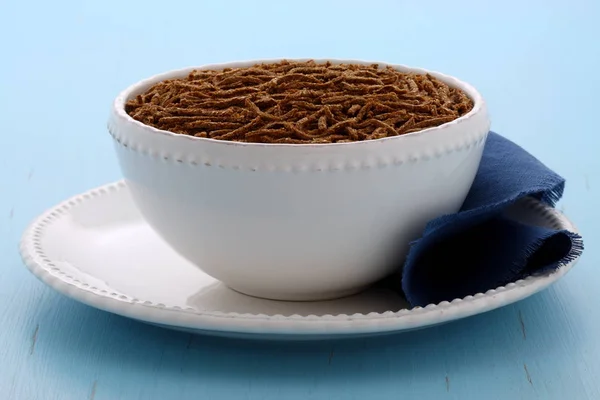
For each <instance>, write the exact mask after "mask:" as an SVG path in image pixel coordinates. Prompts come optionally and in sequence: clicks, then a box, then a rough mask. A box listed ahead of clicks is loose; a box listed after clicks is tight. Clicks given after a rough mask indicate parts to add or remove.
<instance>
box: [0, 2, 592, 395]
mask: <svg viewBox="0 0 600 400" xmlns="http://www.w3.org/2000/svg"><path fill="white" fill-rule="evenodd" d="M372 4H373V5H372V6H371V7H367V6H365V3H364V1H363V2H354V1H329V2H320V1H308V0H303V1H301V2H275V1H272V2H262V3H261V2H234V1H227V2H217V1H212V2H203V3H201V2H196V1H189V2H181V1H169V2H163V1H148V0H146V1H144V2H142V1H128V2H118V1H116V0H110V1H108V0H105V1H80V2H69V1H62V2H41V1H21V2H10V3H8V2H2V5H1V6H0V9H1V10H2V11H1V12H0V41H1V46H0V48H1V49H2V55H3V57H2V61H1V62H0V84H1V85H0V126H1V127H2V138H3V140H2V142H3V145H2V151H3V154H2V156H1V157H0V166H1V168H0V194H1V195H0V221H1V222H0V343H2V346H0V359H1V360H2V362H1V363H0V398H1V399H11V400H12V399H16V400H35V399H43V400H52V399H94V400H101V399H102V400H104V399H107V400H114V399H166V398H174V399H191V398H235V399H287V398H297V399H321V398H323V399H363V398H366V396H373V397H375V398H390V399H392V398H393V399H412V398H423V399H480V398H486V399H574V400H579V399H599V398H600V378H599V377H600V341H599V340H598V339H597V338H598V336H596V335H598V334H599V333H600V308H598V305H599V304H600V290H598V283H599V282H600V269H598V268H597V267H598V265H597V264H598V262H600V253H599V249H600V247H598V246H597V241H598V239H599V238H600V233H599V232H598V230H597V225H598V223H599V222H600V220H599V217H600V214H599V213H598V211H597V210H596V209H595V207H594V205H595V204H599V203H600V158H597V157H595V155H596V154H597V150H598V146H599V145H600V140H599V139H598V138H599V135H598V132H597V131H596V130H597V129H595V125H596V118H597V116H598V103H597V96H598V93H600V79H599V78H598V75H597V71H598V70H599V69H600V47H599V45H598V39H599V38H600V28H599V26H600V24H599V23H598V21H597V19H598V16H600V3H598V2H595V1H594V0H590V1H587V2H585V1H577V0H572V1H548V0H545V1H544V0H540V1H522V0H521V1H503V2H499V1H497V2H482V1H475V0H473V1H458V0H455V1H452V2H447V1H441V0H440V1H437V2H436V1H429V2H408V1H383V0H381V1H378V2H374V3H372ZM273 57H315V58H318V57H321V58H327V57H330V58H355V59H369V60H383V61H388V62H392V63H401V64H407V65H415V66H422V67H425V68H428V69H433V70H440V71H444V72H447V73H449V74H451V75H455V76H458V77H460V78H462V79H464V80H466V81H468V82H470V83H472V84H473V85H475V86H476V87H477V88H479V89H480V91H481V92H482V94H483V95H484V97H485V98H486V99H487V101H488V103H489V108H490V111H491V115H492V120H493V129H494V130H496V131H497V132H500V133H502V134H504V135H505V136H507V137H509V138H511V139H512V140H514V141H516V142H517V143H519V144H521V145H522V146H524V147H525V148H527V149H528V150H530V151H531V152H532V153H534V154H535V155H536V156H538V157H539V158H541V159H542V160H543V161H544V162H546V163H547V164H548V165H549V166H551V167H552V168H554V169H555V170H556V171H558V172H559V173H560V174H562V175H563V176H565V177H566V178H567V182H568V184H567V192H566V195H565V198H564V199H563V201H562V202H561V204H560V206H559V207H560V208H561V209H562V210H563V211H565V212H566V213H567V214H568V215H569V216H570V217H571V218H572V219H573V220H574V221H575V223H576V224H578V226H579V227H580V229H581V231H582V233H583V235H584V238H585V239H586V245H587V249H586V251H585V254H584V256H583V257H582V259H581V261H580V262H579V264H578V265H577V267H576V268H575V269H574V270H573V271H572V272H570V273H569V274H568V275H567V276H566V277H565V278H564V279H563V280H562V281H560V282H558V283H557V284H556V285H555V286H553V287H552V288H550V289H548V290H546V291H545V292H543V293H540V294H538V295H535V296H533V297H532V298H529V299H527V300H525V301H522V302H519V303H517V304H514V305H512V306H508V307H504V308H503V309H500V310H497V311H494V312H490V313H487V314H485V315H480V316H476V317H472V318H468V319H466V320H462V321H459V322H455V323H451V324H448V325H445V326H441V327H436V328H431V329H427V330H423V331H417V332H414V333H407V334H400V335H395V336H391V337H386V338H372V339H360V340H346V341H336V342H320V343H268V342H245V341H234V340H226V339H217V338H210V337H202V336H197V337H193V338H191V337H190V336H189V335H187V334H183V333H177V332H171V331H168V330H164V329H160V328H155V327H151V326H147V325H145V324H142V323H138V322H134V321H131V320H128V319H125V318H123V317H119V316H115V315H111V314H108V313H105V312H101V311H98V310H95V309H92V308H90V307H87V306H84V305H82V304H79V303H77V302H75V301H72V300H70V299H67V298H65V297H63V296H61V295H59V294H57V293H54V292H53V291H52V290H51V289H49V288H47V287H45V286H44V285H43V284H42V283H40V282H38V281H37V280H36V279H35V278H34V277H33V276H32V275H30V274H29V273H28V272H27V270H26V269H25V268H24V267H23V265H22V263H21V260H20V259H19V256H18V254H17V243H18V241H19V237H20V235H21V233H22V231H23V229H24V228H25V226H26V225H27V223H29V222H30V221H31V220H32V219H33V218H34V217H35V216H36V215H37V214H38V213H40V212H42V211H43V210H44V209H46V208H48V207H50V206H52V205H54V204H55V203H57V202H59V201H61V200H63V199H64V198H66V197H69V196H71V195H74V194H76V193H79V192H81V191H83V190H86V189H88V188H92V187H95V186H98V185H102V184H104V183H107V182H110V181H114V180H117V179H119V178H120V173H119V170H118V167H117V163H116V160H115V157H114V155H113V150H112V145H111V141H110V140H109V136H108V134H107V132H106V128H105V121H106V117H107V114H108V108H109V105H110V103H111V100H112V98H113V97H114V96H115V95H116V93H117V92H118V91H120V90H121V89H122V88H124V87H126V86H128V85H129V84H131V83H133V82H135V81H137V80H139V79H142V78H144V77H147V76H150V75H153V74H155V73H158V72H162V71H165V70H169V69H173V68H178V67H183V66H188V65H202V64H206V63H213V62H223V61H230V60H239V59H256V58H273ZM596 202H599V203H596Z"/></svg>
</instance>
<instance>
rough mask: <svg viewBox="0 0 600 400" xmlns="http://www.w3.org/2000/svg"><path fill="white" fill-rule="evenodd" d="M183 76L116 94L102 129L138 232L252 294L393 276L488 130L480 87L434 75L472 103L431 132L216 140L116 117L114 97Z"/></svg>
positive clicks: (329, 294)
mask: <svg viewBox="0 0 600 400" xmlns="http://www.w3.org/2000/svg"><path fill="white" fill-rule="evenodd" d="M316 61H317V62H325V61H324V60H316ZM259 62H263V60H258V61H249V62H244V63H229V64H221V65H209V66H204V67H199V68H198V69H222V68H231V67H243V66H249V65H253V64H255V63H259ZM332 62H335V63H342V62H344V63H363V64H372V63H373V62H364V61H354V60H343V61H342V60H332ZM379 64H380V65H382V66H383V65H386V64H384V63H379ZM393 67H394V68H396V69H398V70H401V71H412V72H418V73H425V72H428V71H424V70H421V69H414V68H408V67H405V66H398V65H393ZM192 69H194V68H187V69H183V70H178V71H174V72H169V73H166V74H162V75H157V76H155V77H152V78H149V79H147V80H144V81H142V82H140V83H138V84H136V85H133V86H132V87H130V88H128V89H127V90H125V91H124V92H123V93H121V94H120V95H119V96H118V97H117V99H116V100H115V103H114V106H113V109H112V112H111V117H110V121H109V125H108V127H109V131H110V133H111V134H112V136H113V137H114V139H115V147H116V152H117V157H118V159H119V162H120V165H121V169H122V172H123V175H124V176H125V179H126V180H127V183H128V185H129V187H130V189H131V192H132V196H133V199H134V201H135V203H136V204H137V205H138V207H139V209H140V211H141V213H142V215H144V217H145V218H146V219H147V221H148V222H149V224H150V225H151V226H153V227H154V228H155V229H156V231H157V232H158V233H159V234H160V235H161V236H162V237H163V238H164V239H165V240H166V241H167V242H168V243H169V244H170V245H171V246H172V247H173V248H174V249H175V250H177V251H178V252H179V253H180V254H182V255H183V256H184V257H186V258H187V259H189V260H190V261H192V262H193V263H194V264H196V265H197V266H198V267H199V268H201V269H202V270H203V271H205V272H206V273H208V274H209V275H211V276H213V277H215V278H216V279H219V280H220V281H223V282H224V283H226V284H227V285H228V286H230V287H232V288H234V289H236V290H238V291H241V292H243V293H247V294H251V295H254V296H258V297H266V298H274V299H286V300H321V299H329V298H336V297H341V296H344V295H348V294H352V293H355V292H358V291H360V290H362V289H364V287H365V286H367V285H369V284H372V283H373V282H375V281H377V280H379V279H381V278H383V277H384V276H386V275H388V274H389V273H391V272H393V271H394V270H395V269H396V268H397V267H398V261H399V260H402V258H403V257H404V255H405V254H406V252H407V250H408V243H409V242H410V241H412V240H414V239H416V238H417V237H418V236H419V234H420V233H421V232H422V230H423V228H424V226H425V224H426V223H427V222H428V221H429V220H431V219H433V218H435V217H437V216H440V215H444V214H448V213H453V212H456V211H457V210H458V209H459V207H460V206H461V204H462V202H463V200H464V198H465V197H466V194H467V192H468V190H469V188H470V186H471V183H472V182H473V178H474V176H475V173H476V171H477V168H478V166H479V161H480V159H481V154H482V150H483V145H484V143H485V138H486V136H487V132H488V130H489V127H490V123H489V120H488V116H487V110H486V105H485V103H484V101H483V99H482V98H481V96H480V95H479V93H477V91H476V90H475V89H474V88H473V87H471V86H470V85H468V84H466V83H463V82H461V81H459V80H457V79H455V78H453V77H449V76H447V75H444V74H439V73H435V72H432V74H433V75H435V76H436V77H438V78H439V79H441V80H443V81H445V82H447V83H448V84H449V85H452V86H455V87H460V88H461V89H463V90H464V91H465V92H466V93H467V94H468V95H469V96H470V97H471V98H472V99H473V101H474V108H473V110H472V111H471V112H470V113H468V114H466V115H465V116H463V117H461V118H459V119H457V120H455V121H452V122H449V123H447V124H444V125H441V126H439V127H434V128H429V129H426V130H423V131H420V132H415V133H411V134H407V135H403V136H398V137H390V138H384V139H379V140H373V141H365V142H355V143H343V144H329V145H322V144H321V145H281V144H279V145H278V144H256V143H238V142H227V141H217V140H213V139H202V138H195V137H190V136H183V135H176V134H173V133H170V132H166V131H160V130H157V129H155V128H153V127H150V126H147V125H143V124H142V123H140V122H138V121H135V120H133V119H132V118H130V117H129V116H128V115H127V114H126V113H125V111H124V102H125V101H126V100H128V99H130V98H132V97H134V96H136V95H137V94H139V93H141V92H143V91H145V90H146V89H147V88H148V87H149V86H151V85H152V84H154V83H156V82H159V81H162V80H164V79H169V78H174V77H184V76H187V74H188V73H189V72H190V71H191V70H192Z"/></svg>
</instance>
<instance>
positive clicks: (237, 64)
mask: <svg viewBox="0 0 600 400" xmlns="http://www.w3.org/2000/svg"><path fill="white" fill-rule="evenodd" d="M284 60H285V61H292V62H307V61H311V60H312V61H314V62H315V63H317V64H324V63H326V62H330V63H332V64H359V65H372V64H378V65H380V66H384V67H385V66H390V67H392V68H394V69H396V70H398V71H401V72H413V73H417V74H430V75H432V76H434V77H436V78H437V79H440V80H441V81H443V82H444V83H446V84H448V85H450V86H452V87H456V88H459V89H461V90H463V91H464V92H465V93H466V94H467V96H469V97H470V98H471V100H472V101H473V108H472V109H471V110H470V111H469V112H468V113H466V114H465V115H463V116H461V117H458V118H456V119H454V120H452V121H449V122H446V123H444V124H441V125H438V126H434V127H431V128H426V129H422V130H420V131H416V132H411V133H406V134H403V135H398V136H389V137H384V138H380V139H371V140H363V141H354V142H343V143H254V142H238V141H232V140H218V139H211V138H202V137H196V136H191V135H182V134H177V133H174V132H170V131H167V130H163V129H158V128H155V127H153V126H150V125H147V124H144V123H143V122H140V121H138V120H136V119H134V118H133V117H131V116H130V115H129V114H127V112H125V103H126V101H127V100H128V99H130V98H132V97H133V96H136V95H137V94H139V93H142V92H144V91H145V90H147V89H148V88H149V87H150V86H152V85H154V84H156V83H158V82H160V81H163V80H167V79H176V78H181V77H184V76H187V75H188V74H189V73H190V72H192V71H194V70H207V69H215V70H219V69H224V68H243V67H250V66H252V65H255V64H260V63H278V62H281V61H284ZM483 110H485V100H484V99H483V97H482V96H481V94H480V93H479V91H478V90H477V89H475V87H474V86H472V85H471V84H469V83H467V82H465V81H462V80H460V79H458V78H456V77H454V76H451V75H447V74H444V73H442V72H437V71H431V70H427V69H424V68H419V67H411V66H407V65H404V64H392V63H388V62H384V61H368V60H358V59H338V58H285V57H283V58H268V59H254V60H241V61H230V62H224V63H214V64H204V65H200V66H188V67H184V68H179V69H172V70H169V71H165V72H161V73H158V74H155V75H152V76H150V77H148V78H145V79H142V80H140V81H137V82H136V83H134V84H132V85H130V86H128V87H127V88H125V89H124V90H122V91H121V92H120V93H119V94H118V95H117V97H116V98H115V99H114V101H113V104H112V113H113V114H114V115H115V116H116V117H118V118H119V119H121V120H122V121H123V122H126V123H128V124H132V125H134V126H136V127H138V128H140V129H143V130H145V131H147V132H148V133H152V134H153V135H161V136H163V137H171V138H177V139H176V140H179V141H181V140H189V141H192V142H205V143H211V144H218V145H221V146H236V147H237V146H239V147H285V148H294V147H297V148H304V149H306V148H311V147H312V148H314V147H318V148H323V147H334V146H357V145H364V144H365V143H374V142H380V143H381V142H386V141H392V140H394V141H399V140H408V139H409V138H411V137H415V136H420V135H423V134H427V133H428V132H431V131H436V130H440V129H445V128H448V127H450V126H453V125H458V124H461V123H464V122H466V121H468V120H470V119H472V118H473V117H475V116H476V115H478V114H479V113H481V112H482V111H483Z"/></svg>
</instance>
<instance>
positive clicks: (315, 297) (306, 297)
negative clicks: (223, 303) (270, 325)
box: [225, 284, 372, 301]
mask: <svg viewBox="0 0 600 400" xmlns="http://www.w3.org/2000/svg"><path fill="white" fill-rule="evenodd" d="M225 285H226V286H227V287H228V288H229V289H231V290H234V291H236V292H238V293H241V294H244V295H246V296H251V297H257V298H259V299H266V300H277V301H326V300H335V299H339V298H342V297H348V296H352V295H354V294H357V293H360V292H362V291H365V290H367V289H368V288H369V287H371V286H372V285H366V286H360V287H357V288H352V289H346V290H339V291H332V292H312V293H310V292H309V293H286V292H273V291H264V290H261V291H260V292H256V291H253V290H248V289H246V288H240V287H233V286H230V285H227V284H225Z"/></svg>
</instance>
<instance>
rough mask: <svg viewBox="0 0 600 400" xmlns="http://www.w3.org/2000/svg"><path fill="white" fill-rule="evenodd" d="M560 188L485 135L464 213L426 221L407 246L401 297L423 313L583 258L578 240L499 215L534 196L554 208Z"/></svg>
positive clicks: (518, 153) (529, 159)
mask: <svg viewBox="0 0 600 400" xmlns="http://www.w3.org/2000/svg"><path fill="white" fill-rule="evenodd" d="M564 187H565V181H564V179H563V178H562V177H560V176H559V175H557V174H556V173H554V172H553V171H551V170H550V169H548V168H547V167H546V166H545V165H544V164H542V163H541V162H540V161H538V160H537V159H536V158H534V157H533V156H532V155H531V154H529V153H527V152H526V151H525V150H523V149H522V148H521V147H519V146H517V145H516V144H514V143H513V142H511V141H509V140H508V139H506V138H504V137H502V136H500V135H498V134H497V133H494V132H490V134H489V136H488V139H487V142H486V144H485V149H484V152H483V158H482V160H481V165H480V167H479V171H478V172H477V176H476V177H475V181H474V182H473V186H472V187H471V190H470V191H469V194H468V196H467V198H466V200H465V202H464V204H463V206H462V208H461V210H460V211H459V212H458V213H456V214H452V215H445V216H442V217H440V218H437V219H434V220H432V221H430V222H429V223H428V224H427V226H426V228H425V231H424V232H423V234H422V236H421V238H420V239H418V240H416V241H414V242H413V243H412V244H411V247H410V251H409V254H408V256H407V258H406V261H405V264H404V268H403V269H402V280H401V283H402V291H403V292H404V295H405V296H406V299H407V300H408V302H409V303H410V304H411V305H412V306H421V307H424V306H426V305H428V304H431V303H434V304H435V303H439V302H441V301H444V300H447V301H452V300H454V299H456V298H463V297H465V296H467V295H473V294H476V293H479V292H482V293H485V292H486V291H487V290H489V289H495V288H497V287H498V286H503V285H506V284H507V283H510V282H513V281H516V280H518V279H522V278H525V277H527V276H529V275H531V274H533V273H538V272H545V271H549V270H554V269H556V268H559V267H560V266H562V265H564V264H567V263H569V262H570V261H572V260H574V259H575V258H577V257H578V256H579V255H580V254H581V252H582V251H583V242H582V239H581V237H580V236H579V235H577V234H575V233H572V232H568V231H557V230H551V229H546V228H540V227H535V226H529V225H525V224H522V223H519V222H515V221H513V220H509V219H507V218H504V217H503V216H502V212H503V211H504V210H505V209H506V208H507V207H508V206H510V205H511V204H513V203H514V202H516V201H517V200H519V199H521V198H523V197H525V196H531V197H534V198H536V199H538V200H540V201H541V202H543V203H546V204H548V205H550V206H554V205H555V203H556V202H557V201H558V200H559V199H560V198H561V197H562V194H563V190H564Z"/></svg>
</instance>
